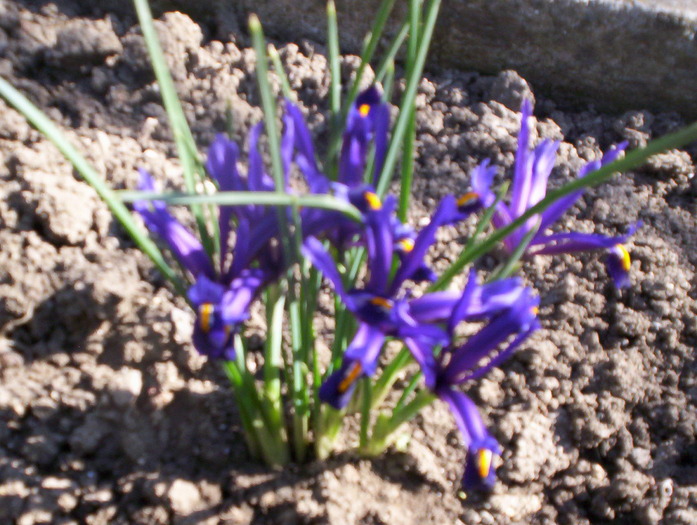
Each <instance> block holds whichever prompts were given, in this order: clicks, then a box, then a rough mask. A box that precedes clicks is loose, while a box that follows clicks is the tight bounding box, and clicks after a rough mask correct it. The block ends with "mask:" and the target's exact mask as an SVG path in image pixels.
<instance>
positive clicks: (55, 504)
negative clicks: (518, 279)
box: [0, 0, 697, 525]
mask: <svg viewBox="0 0 697 525" xmlns="http://www.w3.org/2000/svg"><path fill="white" fill-rule="evenodd" d="M83 4H85V3H84V2H80V1H78V0H64V1H57V2H55V3H47V2H43V1H30V0H26V1H25V0H16V1H14V2H9V3H0V74H2V76H3V77H4V78H6V79H9V80H10V81H11V82H12V83H13V84H14V85H15V86H16V87H18V88H19V89H20V90H21V91H23V92H24V93H25V94H27V95H28V96H29V97H30V98H31V99H32V100H33V101H35V102H36V103H37V104H38V105H39V106H40V107H41V108H42V109H43V110H44V111H46V112H47V113H48V114H49V115H50V116H51V117H52V118H53V119H54V120H56V121H57V122H58V123H59V124H60V125H61V126H62V127H63V128H64V129H65V130H66V134H67V135H68V137H69V138H70V139H71V141H72V142H73V143H74V144H76V145H78V147H79V148H80V149H81V151H83V152H84V154H85V155H86V156H87V157H88V158H89V159H90V161H91V162H93V164H94V166H95V167H96V168H97V169H98V171H99V172H100V173H101V174H102V175H103V176H104V177H105V178H106V180H107V181H108V182H109V184H110V185H111V186H112V187H114V188H133V187H134V186H135V183H136V179H137V174H136V171H135V170H136V168H137V167H138V166H144V167H146V168H148V169H150V170H151V171H152V172H153V173H155V174H156V176H157V177H158V178H159V179H160V180H161V181H163V182H165V183H166V184H168V185H170V186H172V187H176V186H179V185H180V181H181V172H180V170H179V166H178V164H177V161H176V160H175V151H174V147H173V143H172V141H171V136H170V134H169V132H168V130H167V126H166V119H165V114H164V111H163V109H162V106H161V103H160V100H159V95H158V90H157V87H156V86H155V85H154V83H153V76H152V73H151V71H150V66H149V64H148V61H147V57H146V53H145V52H144V48H143V42H142V38H141V37H140V36H139V33H138V30H137V27H136V26H135V20H134V17H133V16H132V15H131V16H130V17H129V16H128V15H119V16H116V15H113V14H110V13H108V12H106V11H104V10H103V9H105V8H100V7H94V6H92V5H93V4H95V3H89V4H90V7H85V6H84V5H83ZM233 22H234V21H228V25H226V26H222V25H221V26H216V25H215V24H213V23H209V24H207V25H205V26H199V25H197V23H195V22H194V21H192V20H191V19H190V18H189V17H187V16H186V15H183V14H179V13H167V14H165V15H164V16H162V17H161V18H160V20H159V21H158V22H157V29H158V31H159V32H160V35H161V37H162V40H163V44H164V46H165V49H166V51H167V54H168V57H169V59H170V60H171V65H172V68H173V69H172V70H173V75H174V78H175V81H176V83H177V87H178V90H179V93H180V94H181V96H182V99H183V104H184V106H185V111H186V112H187V115H188V117H189V121H190V122H191V124H192V127H193V131H194V134H195V137H196V140H197V141H198V143H199V144H200V146H201V148H202V150H204V149H205V147H206V146H207V144H209V143H210V141H211V140H212V138H213V136H214V134H215V133H216V132H220V131H223V130H224V129H225V122H226V117H225V115H226V108H227V107H228V104H229V105H230V107H231V108H232V114H233V121H234V125H235V130H236V131H235V133H236V137H235V138H237V139H241V138H242V137H243V136H244V135H245V133H246V131H247V129H248V128H249V127H250V125H251V124H252V123H254V122H255V121H257V120H258V119H259V118H260V116H261V112H260V110H259V109H258V108H257V105H258V102H259V101H258V96H257V94H256V86H255V82H254V75H253V72H252V69H253V63H254V62H253V54H252V52H251V51H250V50H249V49H248V47H247V41H246V37H245V36H244V34H243V33H239V32H238V33H234V34H231V33H230V32H229V28H230V27H235V26H237V27H239V26H243V25H244V24H238V23H233ZM279 47H280V49H281V55H282V58H283V61H284V64H285V65H286V67H287V70H288V73H289V77H290V81H291V84H292V86H293V87H294V88H295V89H296V90H297V91H298V94H299V98H300V104H301V106H302V107H303V108H304V109H305V110H306V113H307V116H308V120H309V123H310V125H311V127H312V129H313V132H314V134H315V136H316V137H318V142H319V143H321V142H322V139H323V138H326V136H327V123H326V112H327V91H328V76H327V73H326V70H327V67H326V66H327V64H326V60H325V58H324V56H323V52H324V50H323V48H322V47H321V46H320V45H317V44H313V43H311V42H305V41H303V42H298V43H286V44H284V43H281V44H279ZM342 65H343V68H344V73H345V74H346V75H347V76H348V75H350V74H351V71H353V70H354V68H355V65H356V59H355V57H345V58H344V59H343V62H342ZM523 96H532V88H531V87H530V86H529V85H528V84H527V82H526V81H525V80H524V79H522V78H520V77H519V76H518V75H517V74H515V73H514V72H505V73H502V74H500V75H499V76H497V77H484V76H480V75H478V74H476V73H467V72H459V71H431V72H430V73H429V74H428V76H427V79H426V80H424V81H423V82H422V84H421V89H420V95H419V99H418V104H419V116H418V132H417V135H418V160H417V173H416V176H417V183H416V195H415V201H414V205H415V212H414V215H413V218H414V221H416V222H418V221H419V219H420V218H423V217H425V216H426V215H427V214H428V213H429V210H432V209H433V208H434V205H435V203H436V201H437V199H438V198H440V197H441V196H443V195H444V194H446V193H448V192H451V191H455V192H461V191H463V190H466V189H467V188H468V184H469V173H470V172H471V170H472V168H473V167H474V166H475V165H476V164H477V163H478V162H480V161H481V160H482V159H484V158H490V159H492V161H493V162H494V163H496V164H497V165H499V166H502V167H503V168H505V170H506V173H507V174H510V169H511V166H512V163H513V156H514V152H515V145H516V133H517V130H518V125H519V124H518V116H517V114H516V113H515V111H514V110H517V109H518V107H519V104H520V100H521V98H522V97H523ZM535 114H536V116H537V123H536V133H535V135H536V140H538V139H539V138H541V137H549V138H555V139H558V138H561V137H562V135H564V136H565V142H564V143H563V144H562V146H561V153H560V156H559V160H558V162H557V165H556V167H555V169H554V173H553V175H552V180H553V184H561V183H562V182H563V181H566V180H569V179H570V178H571V177H574V176H575V173H576V171H577V170H578V168H579V167H580V166H581V165H582V163H583V162H584V161H585V160H589V159H592V158H596V157H597V156H598V155H599V154H600V152H601V150H603V149H606V148H607V147H609V146H610V145H611V144H614V143H617V142H619V141H621V140H629V141H630V143H631V147H636V146H638V145H641V144H644V143H645V142H646V141H647V140H648V139H650V138H652V137H656V136H660V135H662V134H664V133H666V132H668V131H670V130H673V129H677V128H678V127H679V126H681V125H682V124H683V122H682V121H681V119H680V117H679V116H678V115H675V114H651V113H649V112H647V111H642V110H637V111H632V112H629V113H626V114H623V115H606V114H600V113H597V112H595V111H593V109H592V108H568V107H561V106H559V105H558V104H556V103H555V101H553V100H547V99H541V98H540V97H538V100H537V104H536V111H535ZM694 154H695V151H694V150H690V149H688V150H681V151H672V152H669V153H666V154H664V155H660V156H659V157H656V158H655V159H653V160H651V161H650V162H649V163H648V164H647V165H646V166H645V167H643V168H642V169H640V170H638V171H636V172H634V173H631V174H625V175H621V176H617V177H615V178H614V179H613V181H612V182H610V183H609V184H606V185H605V186H603V187H601V188H599V189H597V190H594V191H590V192H589V193H588V194H587V195H586V196H585V197H584V198H583V199H582V201H581V202H580V203H579V204H578V205H577V206H576V207H575V208H574V209H573V211H572V212H571V213H570V214H569V215H568V216H567V218H566V219H564V221H563V222H562V224H561V225H560V226H562V227H564V228H565V229H569V230H573V229H575V230H582V231H599V232H603V233H609V234H614V233H618V232H623V231H624V228H625V227H626V225H627V224H628V223H631V222H633V221H636V220H642V221H643V224H644V225H643V227H642V228H641V229H640V230H639V231H638V232H637V233H636V235H635V236H634V237H633V239H632V242H631V244H630V249H631V253H632V256H633V259H634V263H633V267H632V280H633V285H632V287H631V288H629V289H626V290H624V291H622V292H617V291H615V290H614V288H613V287H612V285H611V284H610V282H609V279H608V278H607V276H606V275H605V270H604V268H603V266H602V263H601V262H600V261H599V260H598V258H597V257H596V256H594V255H593V254H587V255H582V256H578V257H570V256H562V257H555V258H538V259H535V260H533V261H530V262H528V263H527V264H526V268H525V272H526V275H527V276H528V279H529V281H530V283H531V284H533V285H534V286H536V288H537V290H538V291H539V293H540V295H541V298H542V307H541V310H540V316H541V319H542V321H543V325H544V327H545V329H544V330H543V331H541V332H540V333H538V334H536V335H535V337H534V338H533V339H532V340H531V341H530V342H528V344H527V345H526V346H525V347H524V348H523V349H522V350H521V351H519V352H518V353H517V355H516V356H515V357H514V358H512V359H511V360H510V361H508V362H507V363H506V364H505V365H504V366H503V367H502V368H501V369H498V370H494V371H492V372H490V373H489V374H488V375H487V376H486V377H485V378H484V379H482V380H481V381H479V382H478V383H477V384H475V385H472V386H471V387H470V388H469V393H470V394H471V395H472V397H473V398H474V399H475V401H476V402H477V403H478V405H479V406H480V407H481V410H482V413H483V415H484V417H485V420H486V422H487V423H488V424H489V426H490V428H491V430H492V432H493V433H494V435H495V436H496V437H497V439H498V440H499V442H500V443H501V445H502V447H503V449H504V453H503V457H502V460H501V462H500V467H499V469H498V482H497V484H496V487H495V489H494V491H493V493H491V494H489V495H476V494H472V495H469V496H467V497H464V496H463V495H462V494H461V493H460V490H459V480H460V476H461V473H462V462H463V458H464V451H463V449H462V447H461V445H460V442H459V435H458V433H457V430H456V429H455V425H454V422H453V420H452V418H451V416H450V415H449V413H448V410H447V408H446V407H445V406H442V405H440V404H436V405H433V406H432V407H429V408H428V409H426V410H425V411H424V412H423V414H422V415H421V416H419V417H417V418H416V420H415V421H413V422H412V423H411V424H410V425H409V428H408V429H407V431H408V432H409V433H411V436H412V438H411V440H410V441H409V443H408V445H407V447H406V449H405V450H404V451H403V452H397V451H391V452H389V453H387V454H385V455H384V456H383V457H380V458H378V459H375V460H366V459H360V458H357V457H355V456H353V455H351V454H350V453H348V452H344V453H341V454H338V455H337V456H336V457H333V458H331V459H329V460H328V461H325V462H319V461H315V462H312V463H309V464H307V465H293V466H291V467H289V468H287V469H284V470H281V471H277V470H271V469H268V468H266V467H264V466H261V465H259V464H257V463H255V462H254V461H253V460H252V459H251V458H250V457H249V456H248V455H247V452H246V450H245V447H244V443H243V438H242V434H241V430H240V423H239V418H238V415H237V413H236V410H235V404H234V399H233V398H232V396H231V394H230V392H229V389H228V386H227V384H226V380H225V378H224V376H223V375H222V373H221V371H220V370H219V368H218V366H217V365H215V364H214V363H209V362H206V361H205V359H203V358H201V357H200V356H198V355H197V354H196V352H195V350H194V349H193V347H192V346H191V344H190V343H189V337H190V331H191V326H192V321H193V318H192V313H191V312H190V311H189V310H188V309H187V306H186V304H185V303H184V302H183V301H182V300H180V299H178V298H177V297H175V296H174V295H173V293H172V292H171V290H170V289H169V288H168V287H167V285H166V284H165V282H164V281H163V279H162V278H161V277H160V276H159V275H158V274H157V272H156V271H155V270H154V269H153V267H152V265H151V264H150V262H149V261H148V260H147V259H146V258H145V257H144V256H143V255H142V254H140V253H139V252H138V251H137V250H136V249H135V248H134V246H133V244H132V243H131V242H130V241H129V240H128V238H127V237H126V235H125V234H124V233H123V232H122V231H121V230H120V228H119V227H118V225H117V224H115V223H114V221H113V219H112V218H111V217H110V215H109V213H108V211H107V209H106V207H105V205H104V204H102V203H101V202H100V201H99V199H98V198H97V196H96V194H95V193H94V191H93V190H92V189H91V188H90V187H89V186H87V185H86V184H85V183H83V182H82V181H80V180H79V178H78V177H77V175H76V174H75V173H74V172H73V170H72V169H71V167H70V166H69V164H68V163H67V162H66V161H65V160H63V159H62V157H61V155H60V154H59V153H58V152H57V151H56V150H55V149H54V147H53V146H52V145H51V144H50V143H49V142H48V141H47V140H45V139H44V138H43V137H42V136H41V135H40V134H39V133H38V132H36V131H35V130H33V129H31V128H30V127H29V126H28V125H27V124H26V123H25V122H24V121H23V119H22V118H21V117H20V116H19V115H18V114H17V113H16V112H14V111H13V110H11V109H9V108H8V107H7V106H6V105H5V104H4V103H3V102H0V197H1V198H0V246H1V247H2V249H1V250H0V523H17V524H18V525H30V524H35V523H36V524H38V523H55V524H63V525H67V524H77V523H85V524H89V525H98V524H107V523H116V524H160V523H162V524H165V523H176V524H186V523H189V524H193V523H202V524H217V523H226V524H246V523H255V524H262V523H269V524H293V523H307V524H321V523H332V524H359V523H360V524H388V523H390V524H393V523H399V524H417V523H418V524H439V525H440V524H444V523H466V524H468V525H470V524H471V525H474V524H479V523H482V524H494V523H496V524H508V523H520V524H527V523H535V524H552V523H560V524H570V525H571V524H574V525H580V524H586V523H588V524H590V523H613V524H622V523H626V524H641V525H651V524H658V523H665V524H685V525H688V524H694V523H697V510H696V509H697V441H696V435H697V412H696V411H695V405H696V404H697V361H696V359H695V353H694V348H695V342H696V340H697V316H696V313H697V312H696V305H695V293H694V291H693V286H694V283H695V268H696V266H697V247H696V246H695V241H696V238H695V231H697V229H696V226H697V224H696V223H697V220H696V219H695V211H696V210H695V208H696V206H697V205H696V204H695V203H696V202H697V200H696V197H697V186H696V184H697V183H696V182H695V179H694V178H693V175H694V160H693V159H694ZM442 240H443V246H444V251H443V252H442V253H441V254H440V255H439V256H438V257H437V260H436V263H437V264H444V263H445V262H446V261H447V260H448V259H450V258H452V257H454V255H455V254H456V253H457V252H458V250H459V248H460V247H461V244H462V241H463V235H462V232H450V233H449V234H446V235H444V236H443V238H442Z"/></svg>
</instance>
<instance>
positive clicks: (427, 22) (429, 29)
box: [377, 0, 441, 197]
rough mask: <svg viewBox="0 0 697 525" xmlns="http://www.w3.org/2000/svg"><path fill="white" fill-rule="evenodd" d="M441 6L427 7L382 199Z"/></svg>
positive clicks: (386, 165) (434, 1)
mask: <svg viewBox="0 0 697 525" xmlns="http://www.w3.org/2000/svg"><path fill="white" fill-rule="evenodd" d="M440 4H441V0H431V1H430V2H429V4H428V6H427V7H426V13H425V17H424V24H423V29H422V37H421V41H420V43H419V49H418V52H417V54H416V59H415V60H414V66H413V70H412V71H411V72H410V74H411V76H410V77H409V78H407V86H406V89H405V91H404V95H403V96H402V101H401V104H400V108H401V109H400V112H399V117H398V118H397V122H396V123H395V126H394V129H393V130H392V137H391V140H390V147H389V148H388V149H387V153H386V155H385V161H384V163H383V167H382V173H381V174H380V179H379V182H378V187H377V192H378V195H380V196H381V197H382V196H384V195H385V193H386V191H387V187H388V186H389V184H390V178H391V176H392V172H393V171H394V168H395V165H396V163H397V156H398V154H399V150H400V147H401V145H402V141H403V140H404V139H405V135H406V133H407V129H408V126H409V122H410V114H411V112H410V108H411V107H412V105H413V104H414V100H415V99H416V92H417V89H418V87H419V82H420V81H421V75H422V73H423V69H424V65H425V64H426V56H427V55H428V48H429V46H430V44H431V38H432V37H433V30H434V28H435V25H436V19H437V18H438V11H439V9H440Z"/></svg>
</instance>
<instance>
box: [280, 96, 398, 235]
mask: <svg viewBox="0 0 697 525" xmlns="http://www.w3.org/2000/svg"><path fill="white" fill-rule="evenodd" d="M283 120H284V126H285V133H284V141H283V144H282V155H283V158H284V165H285V167H286V169H287V170H288V169H289V167H290V163H291V161H295V164H296V165H297V166H298V167H299V168H300V171H301V172H302V173H303V175H304V177H305V181H306V183H307V186H308V189H309V191H310V193H317V194H325V193H329V194H332V195H334V196H335V197H337V198H339V199H343V200H345V201H347V202H349V203H350V204H352V205H353V206H355V207H356V208H358V209H359V210H360V211H361V212H362V213H363V214H366V213H368V212H369V211H371V210H373V209H375V207H376V206H381V203H380V200H379V199H378V197H377V195H376V194H375V189H374V188H373V186H372V185H370V184H365V183H364V182H363V172H364V170H365V166H366V161H367V156H368V152H369V147H370V144H371V143H374V144H375V169H374V174H373V178H375V177H377V176H378V175H379V173H380V169H381V168H382V162H383V159H384V156H385V153H386V150H387V132H388V127H389V109H388V107H387V104H385V103H384V102H382V100H381V97H380V93H379V92H378V90H377V88H376V87H374V86H373V87H370V88H368V89H367V90H365V91H363V92H362V93H360V94H359V95H358V97H357V98H356V101H355V102H354V104H353V105H352V106H351V108H350V109H349V112H348V116H347V122H346V130H345V132H344V135H343V142H342V149H341V159H340V167H339V180H338V181H331V180H330V179H329V178H328V177H327V176H326V175H325V174H324V173H323V172H322V170H321V169H320V167H319V166H318V164H317V161H316V154H315V149H314V146H313V143H312V138H311V135H310V131H309V129H308V128H307V125H306V123H305V120H304V118H303V116H302V112H301V111H300V109H299V108H298V107H297V106H296V105H295V104H293V103H292V102H290V101H286V112H285V116H284V119H283ZM301 220H302V228H303V234H304V235H306V236H310V235H314V236H322V237H325V238H328V239H329V240H331V241H332V243H333V244H334V245H335V246H337V247H339V248H346V247H347V246H349V245H350V244H351V243H352V242H353V241H354V239H355V237H356V236H357V235H359V234H360V233H361V231H362V228H361V225H360V224H357V223H355V222H354V221H352V220H350V219H347V218H346V217H345V216H344V215H343V214H341V213H339V212H334V211H331V210H319V209H307V210H302V212H301Z"/></svg>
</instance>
